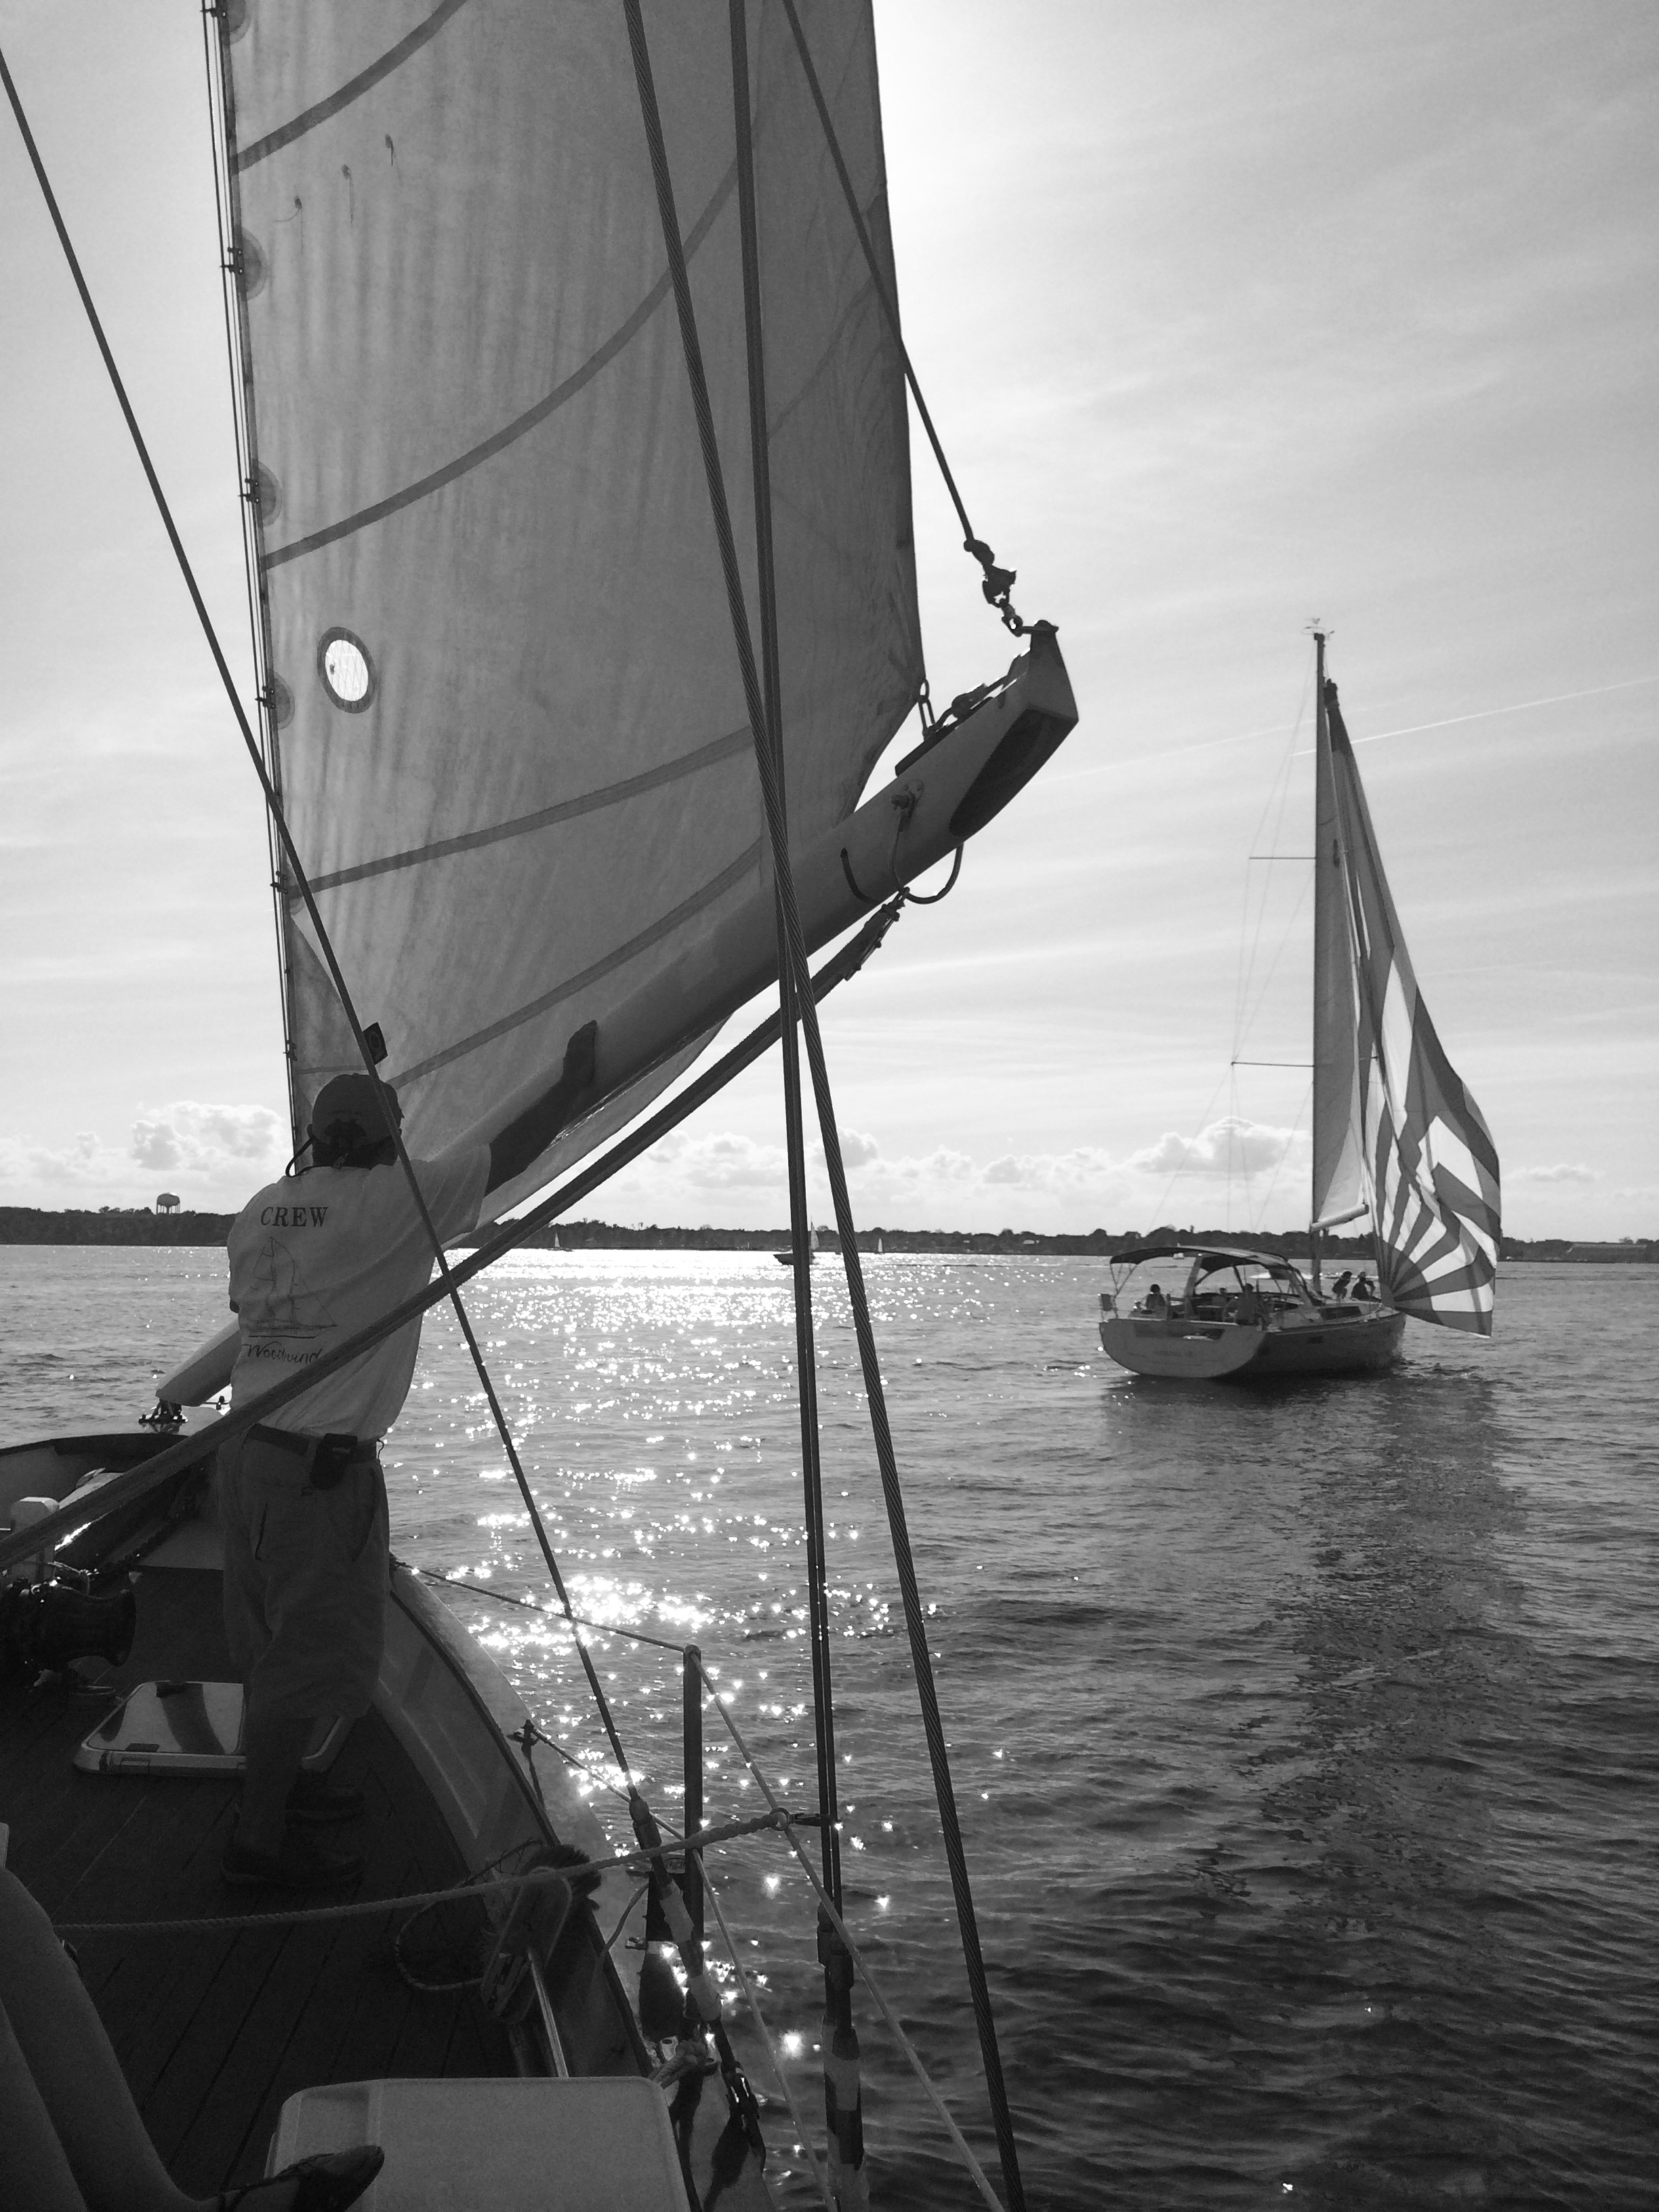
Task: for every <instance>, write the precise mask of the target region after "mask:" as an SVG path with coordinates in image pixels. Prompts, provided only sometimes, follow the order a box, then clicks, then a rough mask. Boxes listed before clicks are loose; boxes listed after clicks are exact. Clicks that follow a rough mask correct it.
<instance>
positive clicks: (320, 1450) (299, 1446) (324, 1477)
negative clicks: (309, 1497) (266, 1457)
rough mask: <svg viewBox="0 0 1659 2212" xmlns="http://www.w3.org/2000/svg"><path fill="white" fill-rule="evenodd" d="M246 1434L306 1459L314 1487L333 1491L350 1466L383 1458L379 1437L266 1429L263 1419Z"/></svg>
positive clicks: (306, 1465) (307, 1470)
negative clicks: (317, 1434)
mask: <svg viewBox="0 0 1659 2212" xmlns="http://www.w3.org/2000/svg"><path fill="white" fill-rule="evenodd" d="M247 1433H248V1440H249V1442H250V1443H259V1444H270V1446H271V1447H272V1449H275V1450H276V1451H283V1452H291V1453H292V1454H293V1455H294V1457H295V1459H299V1460H303V1461H304V1462H305V1472H306V1473H307V1474H308V1475H309V1476H310V1477H311V1486H312V1488H313V1490H332V1489H333V1487H334V1486H335V1484H336V1483H337V1482H338V1481H339V1480H340V1478H341V1476H342V1475H343V1474H345V1472H346V1470H347V1469H348V1468H354V1467H372V1466H374V1462H376V1460H377V1459H378V1458H379V1457H380V1438H379V1437H351V1436H345V1435H343V1434H339V1435H334V1434H331V1435H328V1436H318V1437H307V1436H303V1435H301V1434H300V1433H299V1432H298V1431H295V1430H294V1429H272V1428H267V1427H266V1425H265V1424H264V1422H263V1421H256V1422H255V1423H254V1424H253V1426H252V1428H251V1429H250V1430H249V1431H248V1432H247Z"/></svg>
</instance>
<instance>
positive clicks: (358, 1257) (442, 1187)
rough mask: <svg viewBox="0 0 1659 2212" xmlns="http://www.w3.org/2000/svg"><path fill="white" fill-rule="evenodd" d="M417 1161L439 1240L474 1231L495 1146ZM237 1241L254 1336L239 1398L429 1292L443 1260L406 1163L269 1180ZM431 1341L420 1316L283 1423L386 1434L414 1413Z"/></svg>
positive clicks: (234, 1390)
mask: <svg viewBox="0 0 1659 2212" xmlns="http://www.w3.org/2000/svg"><path fill="white" fill-rule="evenodd" d="M414 1168H415V1172H416V1176H418V1177H419V1179H420V1185H421V1194H422V1197H423V1198H424V1199H425V1200H426V1203H427V1207H428V1212H430V1213H431V1216H432V1220H433V1225H434V1227H435V1229H436V1230H437V1231H438V1235H439V1237H441V1239H442V1240H443V1241H444V1242H445V1243H447V1242H448V1241H449V1239H450V1238H451V1237H459V1236H463V1235H465V1232H466V1231H467V1230H469V1229H471V1227H472V1226H473V1225H474V1224H475V1223H476V1222H477V1218H478V1210H479V1208H480V1206H482V1205H483V1197H484V1186H485V1183H486V1182H487V1181H488V1180H489V1146H487V1145H479V1146H469V1147H468V1148H467V1149H466V1150H465V1151H462V1152H447V1153H445V1154H444V1155H443V1157H442V1158H441V1159H435V1160H416V1161H415V1162H414ZM228 1249H229V1253H230V1303H231V1304H232V1305H233V1306H234V1308H235V1310H236V1317H237V1320H238V1322H240V1326H241V1333H242V1341H241V1346H240V1350H239V1351H238V1352H237V1355H236V1364H235V1366H234V1368H233V1369H232V1370H231V1377H230V1389H231V1397H232V1399H233V1401H234V1402H235V1403H236V1404H238V1405H241V1404H245V1403H246V1401H247V1400H248V1399H249V1398H250V1397H253V1396H257V1395H258V1393H259V1392H261V1391H263V1390H269V1389H270V1388H271V1387H272V1385H273V1384H274V1383H277V1382H280V1381H282V1380H283V1379H285V1378H286V1377H287V1376H289V1375H291V1374H292V1373H293V1372H294V1370H295V1368H296V1367H304V1366H306V1365H307V1364H309V1363H310V1362H311V1361H312V1360H313V1359H319V1358H321V1357H322V1356H323V1354H324V1353H325V1352H328V1351H331V1349H332V1348H333V1346H335V1345H337V1344H340V1343H343V1341H344V1340H345V1339H346V1338H347V1337H349V1336H351V1335H354V1334H356V1331H357V1330H359V1329H361V1328H368V1325H369V1323H370V1322H374V1321H378V1320H379V1319H380V1316H381V1315H382V1314H385V1313H389V1312H390V1311H391V1310H392V1308H393V1307H394V1306H398V1305H401V1304H402V1303H403V1302H404V1299H405V1298H409V1297H414V1296H415V1294H416V1292H417V1291H422V1290H424V1289H425V1287H426V1285H427V1283H428V1281H429V1280H430V1279H431V1274H432V1268H433V1256H432V1242H431V1239H430V1238H429V1237H428V1235H427V1232H426V1227H425V1225H424V1224H423V1222H422V1219H421V1217H420V1213H419V1212H418V1211H417V1209H416V1204H415V1199H414V1194H413V1193H412V1192H411V1191H410V1188H409V1178H408V1177H407V1176H405V1175H404V1170H403V1168H402V1166H401V1165H400V1164H396V1163H394V1164H392V1166H390V1167H376V1168H307V1170H306V1171H305V1173H304V1174H303V1175H298V1176H288V1177H285V1178H284V1179H283V1181H282V1182H273V1183H269V1184H267V1185H266V1187H265V1188H264V1190H262V1191H259V1192H258V1193H256V1194H255V1195H254V1196H253V1197H252V1198H251V1199H250V1200H248V1202H247V1204H246V1206H244V1207H243V1208H242V1210H241V1212H240V1213H239V1214H238V1215H237V1217H236V1220H235V1223H234V1226H233V1227H232V1229H231V1232H230V1237H229V1247H228ZM420 1345H421V1324H420V1322H419V1320H418V1319H416V1320H415V1321H411V1322H408V1323H406V1324H405V1326H404V1328H400V1329H398V1330H397V1331H395V1332H394V1334H392V1335H391V1336H388V1337H386V1338H384V1339H382V1340H381V1341H380V1343H379V1344H377V1345H374V1346H371V1347H370V1349H369V1350H368V1351H367V1352H363V1353H362V1355H361V1356H360V1357H359V1358H356V1359H353V1360H350V1361H349V1362H348V1363H347V1364H346V1365H345V1366H344V1367H342V1368H341V1369H339V1370H338V1371H337V1373H335V1374H333V1375H327V1376H324V1378H323V1380H322V1381H321V1382H320V1383H318V1385H317V1387H316V1389H314V1390H307V1391H304V1392H302V1393H301V1395H300V1396H299V1397H297V1398H294V1399H290V1400H289V1403H288V1404H287V1405H285V1406H282V1407H278V1408H277V1411H276V1415H275V1416H274V1418H273V1420H272V1423H271V1425H272V1426H273V1427H274V1428H281V1429H300V1430H304V1431H307V1432H308V1433H310V1434H312V1435H313V1436H314V1435H319V1434H345V1435H349V1436H356V1437H378V1436H383V1435H384V1434H385V1433H386V1430H387V1429H389V1428H390V1427H391V1425H392V1423H393V1421H395V1420H396V1419H397V1418H398V1414H399V1413H401V1412H402V1410H403V1403H404V1399H405V1398H406V1397H407V1396H408V1395H409V1385H410V1377H411V1376H413V1374H414V1372H415V1355H416V1352H418V1351H419V1350H420Z"/></svg>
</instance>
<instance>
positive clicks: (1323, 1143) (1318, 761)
mask: <svg viewBox="0 0 1659 2212" xmlns="http://www.w3.org/2000/svg"><path fill="white" fill-rule="evenodd" d="M1314 713H1315V738H1314V774H1315V795H1314V848H1313V849H1314V973H1313V1185H1312V1193H1311V1196H1312V1205H1311V1206H1310V1211H1309V1214H1308V1242H1309V1244H1310V1248H1311V1253H1310V1258H1311V1267H1312V1279H1313V1287H1314V1289H1315V1291H1318V1290H1319V1288H1320V1256H1319V1252H1320V1237H1321V1234H1322V1231H1323V1230H1324V1229H1326V1228H1328V1227H1331V1226H1333V1225H1334V1222H1335V1221H1336V1220H1352V1218H1353V1216H1354V1214H1355V1213H1356V1212H1359V1211H1361V1210H1362V1208H1361V1207H1360V1206H1357V1205H1356V1203H1355V1200H1357V1199H1358V1198H1359V1197H1360V1196H1361V1193H1360V1190H1359V1188H1358V1186H1359V1175H1358V1165H1359V1162H1358V1146H1357V1142H1356V1136H1355V1130H1354V1111H1353V1109H1354V1091H1355V1074H1356V1068H1355V1045H1354V989H1353V959H1352V951H1351V949H1350V945H1349V929H1348V910H1347V902H1348V894H1347V879H1346V869H1345V867H1344V864H1343V858H1342V832H1341V823H1340V816H1339V813H1338V809H1337V793H1336V775H1335V769H1334V763H1333V757H1332V751H1331V720H1330V706H1329V702H1328V700H1327V698H1326V695H1325V633H1324V632H1323V631H1322V630H1317V629H1316V631H1315V632H1314Z"/></svg>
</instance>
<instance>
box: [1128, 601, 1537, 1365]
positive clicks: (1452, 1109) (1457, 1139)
mask: <svg viewBox="0 0 1659 2212" xmlns="http://www.w3.org/2000/svg"><path fill="white" fill-rule="evenodd" d="M1314 644H1315V650H1316V687H1315V688H1316V699H1317V702H1318V730H1317V738H1316V775H1317V795H1316V817H1315V826H1316V836H1315V868H1316V875H1315V913H1314V1024H1313V1025H1314V1061H1313V1190H1312V1206H1311V1208H1310V1226H1309V1239H1310V1246H1311V1251H1312V1265H1311V1267H1310V1272H1309V1273H1308V1274H1307V1275H1304V1273H1302V1271H1301V1269H1299V1268H1297V1267H1292V1266H1291V1263H1290V1262H1289V1261H1287V1260H1285V1259H1283V1258H1281V1257H1280V1256H1279V1255H1278V1254H1277V1253H1270V1252H1263V1251H1259V1250H1255V1249H1252V1248H1251V1247H1249V1245H1245V1244H1234V1243H1232V1242H1231V1240H1197V1241H1194V1240H1193V1239H1192V1238H1191V1237H1186V1238H1183V1237H1180V1236H1179V1235H1177V1233H1176V1231H1174V1230H1159V1231H1155V1232H1154V1234H1153V1235H1152V1237H1149V1238H1148V1239H1146V1241H1145V1242H1144V1243H1139V1244H1137V1245H1134V1246H1132V1247H1130V1248H1129V1249H1127V1250H1125V1251H1122V1252H1119V1253H1118V1254H1116V1255H1115V1258H1114V1261H1113V1288H1112V1289H1111V1290H1110V1291H1105V1292H1103V1294H1102V1297H1101V1301H1100V1304H1101V1321H1100V1341H1101V1344H1102V1346H1103V1349H1104V1350H1105V1351H1106V1352H1107V1353H1108V1354H1109V1356H1110V1357H1111V1358H1113V1359H1115V1361H1116V1362H1117V1364H1118V1365H1119V1366H1120V1367H1127V1368H1131V1369H1133V1370H1134V1372H1135V1373H1137V1374H1139V1375H1160V1376H1170V1377H1174V1378H1186V1379H1190V1380H1200V1379H1205V1378H1214V1377H1218V1376H1235V1377H1237V1379H1239V1380H1241V1381H1251V1382H1255V1381H1257V1380H1260V1379H1262V1378H1264V1377H1273V1376H1284V1375H1313V1374H1320V1375H1337V1374H1353V1373H1358V1372H1364V1371H1365V1370H1371V1369H1376V1368H1383V1367H1387V1366H1389V1364H1391V1363H1392V1362H1393V1361H1394V1360H1395V1358H1398V1356H1399V1352H1400V1340H1401V1337H1402V1336H1403V1334H1405V1328H1406V1321H1407V1316H1411V1317H1413V1318H1414V1319H1416V1320H1418V1321H1426V1322H1438V1323H1439V1324H1440V1326H1441V1327H1442V1328H1462V1329H1471V1330H1474V1331H1475V1332H1476V1333H1478V1334H1480V1335H1482V1336H1487V1335H1490V1334H1491V1333H1492V1285H1493V1280H1494V1277H1495V1275H1496V1273H1497V1259H1498V1237H1499V1233H1500V1232H1499V1221H1498V1154H1497V1152H1496V1150H1495V1148H1494V1146H1493V1145H1492V1136H1491V1133H1490V1132H1489V1131H1488V1129H1487V1127H1486V1122H1485V1121H1484V1120H1483V1118H1482V1116H1481V1114H1480V1108H1479V1107H1478V1106H1477V1105H1476V1104H1475V1103H1474V1098H1473V1097H1471V1096H1470V1094H1469V1092H1468V1090H1467V1089H1466V1087H1465V1086H1464V1085H1463V1083H1462V1081H1461V1079H1459V1077H1458V1076H1457V1074H1456V1073H1455V1070H1454V1069H1453V1067H1452V1065H1451V1062H1450V1061H1449V1060H1448V1059H1447V1057H1446V1054H1445V1050H1444V1048H1443V1046H1442V1044H1441V1042H1440V1039H1439V1037H1438V1036H1437V1034H1436V1032H1435V1028H1434V1024H1433V1023H1432V1022H1431V1020H1430V1018H1429V1013H1428V1009H1427V1007H1426V1006H1425V1005H1424V1003H1423V1000H1422V997H1421V994H1419V991H1418V987H1417V981H1416V978H1415V976H1414V975H1413V972H1412V964H1411V959H1410V956H1409V955H1408V954H1407V951H1406V941H1405V938H1404V936H1403V934H1402V933H1401V927H1400V920H1399V916H1398V915H1397V914H1396V913H1395V905H1394V900H1393V897H1392V896H1391V895H1390V893H1389V886H1388V881H1387V878H1385V876H1384V875H1383V862H1382V859H1381V856H1380V855H1379V854H1378V851H1377V846H1376V831H1375V829H1373V828H1372V825H1371V817H1370V808H1369V807H1368V806H1367V805H1366V804H1365V794H1364V790H1363V788H1362V787H1361V785H1360V781H1359V770H1358V765H1357V764H1356V763H1355V760H1354V757H1353V749H1352V744H1350V742H1349V738H1348V733H1347V731H1346V728H1345V726H1344V725H1343V720H1342V710H1341V708H1340V705H1339V703H1338V701H1337V695H1336V686H1335V684H1332V683H1328V682H1327V680H1326V677H1325V640H1324V637H1323V635H1322V634H1320V633H1318V632H1316V633H1315V639H1314ZM1364 1217H1369V1218H1370V1224H1371V1238H1372V1253H1373V1261H1374V1267H1375V1276H1374V1278H1373V1276H1372V1275H1371V1274H1370V1273H1367V1272H1365V1271H1364V1270H1362V1271H1360V1273H1358V1277H1357V1278H1354V1279H1351V1277H1350V1274H1349V1273H1347V1272H1346V1271H1345V1272H1344V1273H1342V1274H1340V1275H1339V1276H1338V1277H1337V1279H1336V1285H1335V1291H1334V1295H1332V1296H1327V1294H1326V1291H1325V1286H1324V1282H1323V1278H1322V1271H1321V1266H1320V1238H1321V1237H1322V1235H1324V1234H1325V1233H1326V1232H1327V1231H1329V1230H1332V1229H1336V1228H1340V1226H1341V1225H1343V1224H1344V1223H1345V1222H1349V1221H1358V1220H1359V1219H1361V1218H1364ZM1159 1260H1170V1261H1178V1262H1179V1263H1181V1265H1182V1266H1183V1267H1185V1268H1186V1270H1187V1274H1186V1280H1185V1282H1184V1284H1183V1285H1182V1287H1181V1288H1180V1289H1178V1290H1176V1291H1171V1292H1168V1293H1166V1291H1164V1288H1163V1287H1162V1286H1160V1285H1158V1284H1154V1285H1152V1287H1151V1288H1150V1289H1149V1291H1147V1293H1146V1296H1145V1297H1143V1298H1141V1299H1139V1300H1138V1301H1136V1302H1135V1303H1133V1304H1131V1305H1128V1306H1127V1308H1126V1306H1125V1304H1124V1293H1125V1291H1126V1290H1127V1285H1128V1281H1129V1277H1130V1275H1131V1274H1132V1273H1133V1270H1134V1269H1135V1268H1136V1267H1139V1266H1141V1265H1142V1264H1144V1263H1146V1262H1147V1261H1159ZM1344 1293H1346V1295H1344Z"/></svg>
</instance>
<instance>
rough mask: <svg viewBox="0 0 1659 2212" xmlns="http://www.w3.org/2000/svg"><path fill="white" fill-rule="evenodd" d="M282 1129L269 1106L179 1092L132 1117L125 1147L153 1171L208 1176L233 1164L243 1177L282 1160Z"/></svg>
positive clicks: (247, 1178) (246, 1178) (214, 1175)
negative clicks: (207, 1100) (205, 1100)
mask: <svg viewBox="0 0 1659 2212" xmlns="http://www.w3.org/2000/svg"><path fill="white" fill-rule="evenodd" d="M286 1134H287V1132H286V1130H285V1128H284V1127H283V1123H282V1121H280V1120H279V1119H278V1117H277V1116H276V1114H274V1113H273V1112H272V1111H271V1109H270V1107H269V1106H209V1105H204V1104H202V1103H199V1102H198V1101H197V1100H196V1099H194V1098H179V1099H176V1100H175V1101H174V1102H173V1104H172V1105H170V1106H161V1107H157V1108H155V1109H153V1110H152V1111H151V1112H150V1113H149V1114H147V1115H141V1116H140V1117H139V1119H138V1120H137V1121H135V1122H134V1123H133V1125H132V1143H131V1148H130V1151H131V1158H133V1159H134V1160H136V1161H137V1164H138V1165H139V1166H140V1167H141V1168H145V1169H148V1170H151V1171H152V1172H155V1173H162V1174H167V1175H193V1176H205V1177H208V1178H210V1179H212V1178H216V1177H218V1176H223V1175H225V1174H227V1173H228V1172H229V1171H230V1170H233V1169H234V1170H241V1171H242V1180H243V1181H245V1182H246V1181H251V1180H252V1174H253V1172H254V1171H255V1170H258V1169H259V1168H261V1167H265V1166H269V1167H273V1168H274V1167H278V1166H280V1165H281V1164H282V1162H281V1159H280V1158H279V1153H280V1152H283V1151H284V1150H285V1149H286V1147H285V1145H284V1143H283V1139H284V1138H285V1136H286Z"/></svg>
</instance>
